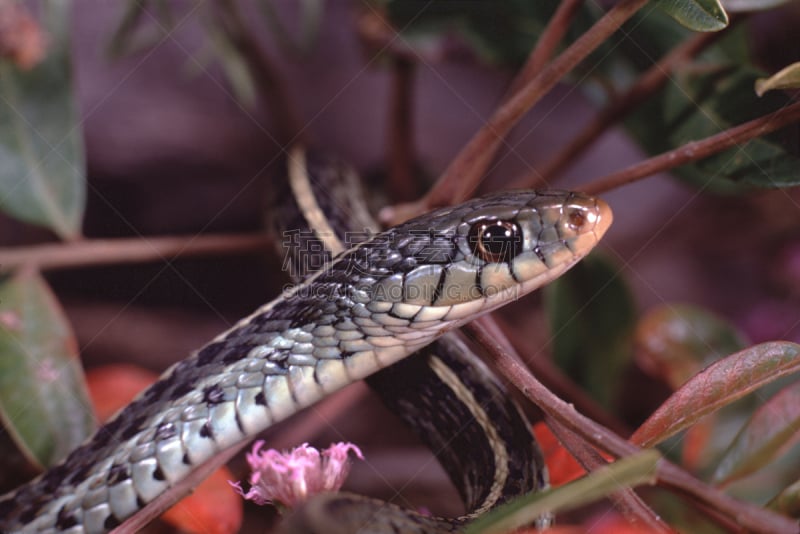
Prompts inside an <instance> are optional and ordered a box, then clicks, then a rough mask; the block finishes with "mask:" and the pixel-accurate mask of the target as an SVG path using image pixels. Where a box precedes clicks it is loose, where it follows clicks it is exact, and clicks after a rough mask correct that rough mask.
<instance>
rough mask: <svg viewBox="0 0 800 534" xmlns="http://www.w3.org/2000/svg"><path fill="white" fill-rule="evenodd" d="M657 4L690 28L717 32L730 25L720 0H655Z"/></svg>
mask: <svg viewBox="0 0 800 534" xmlns="http://www.w3.org/2000/svg"><path fill="white" fill-rule="evenodd" d="M655 5H657V6H658V7H659V8H661V9H663V10H664V12H665V13H667V14H668V15H669V16H670V17H672V18H674V19H675V20H677V21H678V22H679V23H681V24H682V25H684V26H686V27H687V28H689V29H690V30H694V31H698V32H716V31H719V30H722V29H724V28H726V27H727V26H728V15H727V13H725V9H724V8H723V7H722V4H720V2H719V0H655Z"/></svg>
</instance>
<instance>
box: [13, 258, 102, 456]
mask: <svg viewBox="0 0 800 534" xmlns="http://www.w3.org/2000/svg"><path fill="white" fill-rule="evenodd" d="M77 354H78V349H77V344H76V342H75V339H74V337H73V335H72V332H71V331H70V327H69V324H68V323H67V320H66V318H65V317H64V313H63V311H62V310H61V307H60V306H59V304H58V302H57V300H56V299H55V297H54V296H53V294H52V293H51V292H50V289H49V288H48V287H47V284H46V282H45V281H44V280H43V279H42V278H41V276H40V275H39V274H38V273H36V272H33V271H23V272H21V273H19V274H17V275H15V276H14V277H12V278H10V279H6V280H5V281H3V282H2V284H0V420H2V424H3V427H4V428H5V429H6V431H7V432H8V433H9V434H10V435H11V437H12V439H13V440H14V442H15V443H16V444H17V446H18V447H19V448H20V450H21V451H22V452H23V453H24V454H25V455H26V456H28V457H29V458H30V459H32V460H33V461H35V462H36V463H37V464H38V465H40V466H50V465H53V464H54V463H55V462H57V461H58V460H60V459H62V458H64V456H66V454H67V453H68V452H69V451H71V450H72V449H74V448H75V447H77V446H78V445H80V443H81V442H82V441H83V440H84V439H85V438H86V437H87V436H89V435H90V434H91V432H92V430H93V429H94V416H93V413H92V408H91V404H90V403H89V400H88V394H87V392H86V386H85V383H84V379H83V371H82V369H81V365H80V362H79V361H78V358H77Z"/></svg>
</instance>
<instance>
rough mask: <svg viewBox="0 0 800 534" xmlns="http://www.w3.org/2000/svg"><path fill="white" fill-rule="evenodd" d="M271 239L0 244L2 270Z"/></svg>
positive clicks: (237, 249) (157, 256)
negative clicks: (6, 246)
mask: <svg viewBox="0 0 800 534" xmlns="http://www.w3.org/2000/svg"><path fill="white" fill-rule="evenodd" d="M271 244H272V239H271V238H270V237H268V236H266V235H264V234H230V235H226V234H218V235H202V236H174V237H170V236H165V237H144V238H138V237H137V238H132V239H93V240H83V241H77V242H74V243H63V244H62V243H56V244H47V245H33V246H29V247H14V248H0V271H9V270H11V269H15V268H18V267H22V266H34V267H36V268H38V269H40V270H48V269H66V268H73V267H87V266H91V265H107V264H112V263H115V264H120V263H141V262H150V261H163V260H164V259H167V258H169V259H175V258H178V257H184V256H204V255H217V254H241V253H252V252H260V251H264V250H267V249H268V247H270V246H271Z"/></svg>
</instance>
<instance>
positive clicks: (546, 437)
mask: <svg viewBox="0 0 800 534" xmlns="http://www.w3.org/2000/svg"><path fill="white" fill-rule="evenodd" d="M533 434H534V435H535V436H536V441H538V442H539V447H541V449H542V454H543V455H544V460H545V463H546V464H547V471H548V473H549V475H550V485H551V486H553V487H554V488H556V487H558V486H561V485H563V484H566V483H567V482H571V481H572V480H575V479H577V478H580V477H582V476H583V475H585V474H586V470H585V469H584V468H583V466H581V464H579V463H578V461H577V460H576V459H575V458H574V457H573V456H572V455H571V454H570V453H569V451H568V450H567V449H565V448H564V446H563V445H561V442H560V441H559V440H558V438H557V437H556V436H555V435H554V434H553V433H552V432H551V431H550V428H549V427H548V426H547V425H546V424H545V423H543V422H540V423H536V424H535V425H533ZM598 452H599V454H600V455H601V456H603V457H604V458H605V459H606V460H608V461H609V462H613V461H614V457H613V456H611V455H609V454H605V453H603V452H601V451H598Z"/></svg>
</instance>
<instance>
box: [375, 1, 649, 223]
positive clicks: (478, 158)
mask: <svg viewBox="0 0 800 534" xmlns="http://www.w3.org/2000/svg"><path fill="white" fill-rule="evenodd" d="M646 3H647V0H621V1H620V2H618V3H617V4H616V5H614V7H612V8H611V9H610V10H609V11H608V12H607V13H606V14H605V15H603V17H601V18H600V20H598V21H597V22H596V23H595V24H594V25H593V26H592V27H591V28H589V30H588V31H586V33H584V34H583V35H581V37H580V38H578V39H577V40H576V41H575V42H574V43H572V44H571V45H570V46H569V47H568V48H567V49H566V50H564V52H562V53H561V54H560V55H559V56H558V57H557V58H556V59H554V60H553V61H552V62H551V63H550V64H548V65H547V67H545V68H544V69H543V70H542V71H541V72H540V73H539V74H538V75H537V76H536V77H535V78H534V79H533V80H531V82H530V83H528V84H527V85H526V86H525V87H523V88H522V89H521V90H520V91H519V92H517V93H516V94H515V95H513V96H512V97H511V98H510V99H509V100H508V101H507V102H504V103H503V104H502V105H501V106H500V107H499V108H498V109H497V111H495V113H494V115H492V117H491V118H490V119H489V121H488V122H487V123H486V124H485V125H484V126H483V127H482V128H481V129H480V130H478V132H477V133H476V134H475V135H474V136H473V137H472V139H471V140H470V141H469V142H468V143H467V145H466V146H465V147H464V148H463V149H462V150H461V152H460V153H459V154H458V155H457V156H456V158H455V159H454V160H453V161H452V162H451V163H450V165H449V166H448V167H447V169H446V170H445V172H444V174H443V175H442V176H441V178H439V180H438V181H437V182H436V184H435V185H434V186H433V187H432V188H431V189H430V191H428V193H427V194H426V195H425V196H424V197H423V198H421V199H420V200H418V201H416V202H413V203H409V204H400V205H395V206H391V207H388V208H384V209H383V210H382V212H381V216H380V218H381V220H382V221H383V222H385V223H389V224H392V225H393V224H397V223H398V222H400V221H403V220H406V219H408V218H410V217H413V216H414V215H417V214H419V213H423V212H425V211H428V210H429V209H431V208H434V207H438V206H445V205H448V204H452V203H457V202H459V201H461V200H463V199H464V198H465V196H466V195H467V194H468V193H469V192H470V191H471V190H472V189H474V188H475V186H476V185H477V183H478V182H479V181H480V179H481V178H482V176H483V174H484V172H485V171H486V169H487V168H488V166H489V164H490V163H491V161H492V159H493V158H494V155H495V153H496V151H497V149H498V147H499V146H500V144H501V143H502V141H503V139H504V138H505V136H506V135H507V134H508V132H509V131H510V130H511V128H512V127H514V125H516V124H517V122H518V121H519V120H520V119H521V118H522V117H523V116H524V114H525V113H527V112H528V110H529V109H531V108H532V107H533V106H534V104H536V103H537V102H538V101H539V100H540V99H541V98H542V97H543V96H544V95H545V94H547V93H548V92H549V91H550V89H552V88H553V86H555V85H556V83H558V81H559V80H560V79H561V78H562V77H563V76H564V75H565V74H566V73H567V72H569V71H570V70H572V69H573V68H575V66H577V65H578V63H580V62H581V61H582V60H583V59H585V58H586V57H587V56H588V55H589V54H590V53H591V52H592V51H594V50H595V49H596V48H597V47H598V46H600V44H601V43H603V41H605V40H606V39H607V38H608V37H610V36H611V35H612V34H613V33H614V32H615V31H616V30H617V29H619V27H620V26H621V25H622V24H623V23H624V22H625V21H626V20H628V19H629V18H630V17H631V16H633V15H634V13H636V11H638V10H639V9H640V8H641V7H642V6H644V5H645V4H646Z"/></svg>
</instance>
